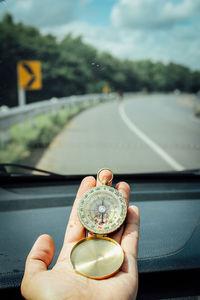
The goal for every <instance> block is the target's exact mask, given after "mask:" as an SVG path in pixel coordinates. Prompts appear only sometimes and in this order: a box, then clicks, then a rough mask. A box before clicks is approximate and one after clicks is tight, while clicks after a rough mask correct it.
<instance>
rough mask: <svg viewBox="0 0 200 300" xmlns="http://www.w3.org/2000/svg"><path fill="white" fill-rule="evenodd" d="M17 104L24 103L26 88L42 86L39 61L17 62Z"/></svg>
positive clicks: (32, 88)
mask: <svg viewBox="0 0 200 300" xmlns="http://www.w3.org/2000/svg"><path fill="white" fill-rule="evenodd" d="M17 77H18V105H19V106H22V105H25V104H26V90H39V89H41V88H42V79H41V63H40V61H32V60H28V61H20V62H18V64H17Z"/></svg>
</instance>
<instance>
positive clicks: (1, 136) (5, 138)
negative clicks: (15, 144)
mask: <svg viewBox="0 0 200 300" xmlns="http://www.w3.org/2000/svg"><path fill="white" fill-rule="evenodd" d="M9 140H10V134H9V132H8V130H3V131H1V133H0V141H1V146H2V147H3V148H4V147H5V146H6V144H7V143H8V142H9Z"/></svg>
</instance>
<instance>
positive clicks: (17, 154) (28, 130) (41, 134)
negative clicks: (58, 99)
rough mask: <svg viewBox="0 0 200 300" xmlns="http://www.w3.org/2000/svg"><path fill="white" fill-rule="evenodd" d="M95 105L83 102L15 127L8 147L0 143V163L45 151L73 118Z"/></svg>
mask: <svg viewBox="0 0 200 300" xmlns="http://www.w3.org/2000/svg"><path fill="white" fill-rule="evenodd" d="M103 101H105V99H104V100H103ZM100 102H101V101H100ZM93 105H95V104H94V103H90V102H88V101H85V102H81V103H79V104H78V105H77V104H75V105H73V106H71V107H70V108H68V109H66V108H62V109H60V110H59V111H58V112H55V113H53V114H52V115H45V114H42V115H39V116H36V117H35V119H34V120H32V121H31V120H27V121H26V122H25V123H24V124H17V125H14V126H13V127H11V128H10V132H9V134H10V141H9V143H8V144H7V145H6V147H5V145H3V144H2V143H0V162H2V163H6V162H9V163H11V162H21V161H23V159H24V158H26V157H27V156H30V155H31V153H32V152H33V151H34V150H36V149H37V150H38V149H39V150H41V151H42V150H44V149H45V148H47V147H48V145H49V144H50V143H51V142H52V140H53V138H54V137H55V136H56V135H57V134H58V133H59V132H60V131H61V130H62V128H63V127H64V126H65V125H66V124H67V123H68V121H69V120H70V119H71V118H72V117H74V116H75V115H76V114H78V113H80V112H81V111H82V110H84V109H87V108H88V107H91V106H93Z"/></svg>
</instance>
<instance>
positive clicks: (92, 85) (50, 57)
mask: <svg viewBox="0 0 200 300" xmlns="http://www.w3.org/2000/svg"><path fill="white" fill-rule="evenodd" d="M21 60H39V61H41V63H42V82H43V88H42V89H41V90H38V91H27V92H26V95H27V103H30V102H34V101H40V100H45V99H49V98H52V97H64V96H68V95H72V94H74V95H77V94H85V93H100V92H102V89H103V87H104V86H105V85H108V86H110V88H111V91H117V90H123V91H141V90H142V89H143V88H145V89H147V90H148V91H167V92H168V91H173V90H175V89H179V90H181V91H184V92H197V91H198V90H199V89H200V71H194V72H193V71H191V70H190V69H189V68H186V67H184V66H181V65H178V64H175V63H169V64H168V65H165V64H163V63H162V62H156V63H153V62H151V61H150V60H142V61H137V62H134V61H131V60H127V59H126V60H120V59H119V58H116V57H114V56H112V55H111V54H110V53H107V52H98V51H97V50H96V49H95V48H94V47H93V46H91V45H88V44H86V43H85V42H83V39H82V37H81V36H78V37H73V36H72V34H68V35H67V36H66V37H65V38H64V39H63V40H62V41H58V40H57V39H56V37H54V36H52V35H50V34H48V35H42V34H41V33H40V32H39V30H38V29H37V28H34V27H32V26H26V25H24V24H22V23H21V22H19V23H14V21H13V19H12V16H11V15H9V14H7V15H5V16H4V17H3V18H2V20H1V21H0V105H7V106H16V105H17V76H16V67H17V62H19V61H21Z"/></svg>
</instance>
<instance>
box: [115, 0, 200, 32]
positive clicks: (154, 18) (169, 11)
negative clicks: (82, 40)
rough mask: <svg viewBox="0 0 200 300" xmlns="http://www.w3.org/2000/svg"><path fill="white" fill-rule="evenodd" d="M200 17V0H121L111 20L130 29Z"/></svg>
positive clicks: (118, 25)
mask: <svg viewBox="0 0 200 300" xmlns="http://www.w3.org/2000/svg"><path fill="white" fill-rule="evenodd" d="M194 17H196V18H198V17H200V1H199V0H182V1H180V0H179V1H177V0H176V1H175V0H174V1H172V0H161V1H159V0H119V1H118V3H117V4H116V5H115V6H114V7H113V10H112V13H111V22H112V24H113V25H114V26H115V27H120V28H121V27H123V28H129V29H137V28H138V29H149V28H150V29H161V28H170V27H173V26H176V25H177V24H180V23H182V22H185V21H190V20H191V19H193V18H194Z"/></svg>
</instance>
